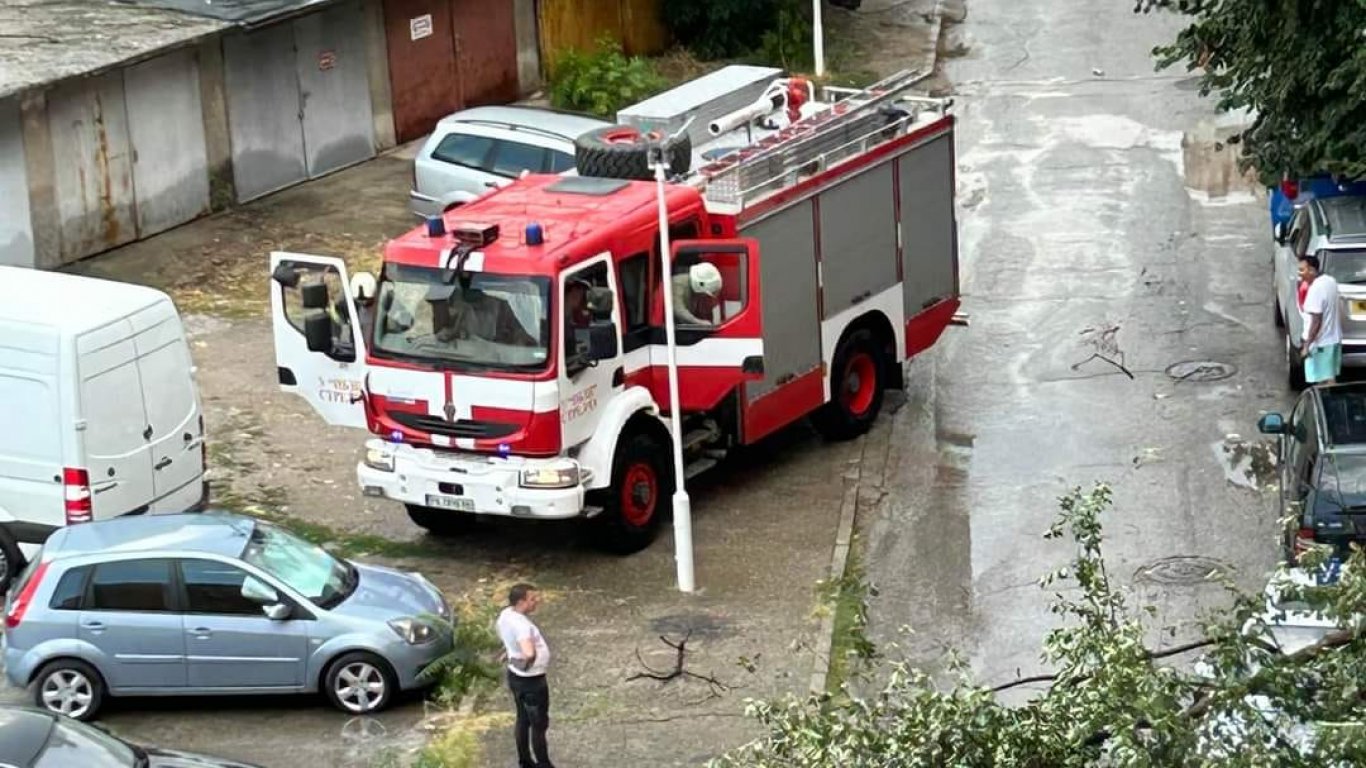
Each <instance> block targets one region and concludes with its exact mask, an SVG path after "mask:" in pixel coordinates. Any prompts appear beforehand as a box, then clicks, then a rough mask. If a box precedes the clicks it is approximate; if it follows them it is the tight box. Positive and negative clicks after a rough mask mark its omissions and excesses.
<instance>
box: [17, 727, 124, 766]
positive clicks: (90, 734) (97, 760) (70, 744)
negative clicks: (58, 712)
mask: <svg viewBox="0 0 1366 768" xmlns="http://www.w3.org/2000/svg"><path fill="white" fill-rule="evenodd" d="M145 763H146V760H145V759H143V758H142V756H141V755H140V754H139V750H135V749H134V748H133V747H131V746H129V745H128V744H125V743H123V742H122V741H119V740H118V739H116V738H114V737H113V736H111V735H110V734H108V733H105V732H104V731H101V730H100V729H98V728H93V727H91V726H89V725H86V724H85V723H81V722H77V721H75V720H67V719H66V718H60V719H58V720H56V721H55V722H54V723H53V727H52V734H51V735H50V736H48V740H47V746H45V747H44V748H43V751H42V752H41V753H40V754H39V755H38V759H37V760H35V761H34V763H33V768H70V767H71V766H75V765H79V766H81V768H114V767H115V766H118V768H131V767H132V766H138V765H143V764H145Z"/></svg>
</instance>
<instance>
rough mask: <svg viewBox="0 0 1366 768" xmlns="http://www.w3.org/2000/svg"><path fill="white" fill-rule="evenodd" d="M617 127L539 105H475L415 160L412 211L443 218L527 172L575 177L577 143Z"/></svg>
mask: <svg viewBox="0 0 1366 768" xmlns="http://www.w3.org/2000/svg"><path fill="white" fill-rule="evenodd" d="M609 125H611V123H607V122H604V121H602V120H598V119H597V118H594V117H588V116H585V115H578V114H575V113H572V112H561V111H558V110H553V109H540V108H537V107H518V106H506V107H475V108H473V109H466V110H462V111H460V112H456V113H454V114H451V115H447V116H446V117H443V118H442V119H441V122H439V123H437V125H436V128H435V129H434V130H433V131H432V135H431V136H429V137H427V140H426V141H425V142H423V144H422V148H421V149H420V150H418V153H417V158H416V159H415V160H414V161H413V190H412V192H411V193H410V194H409V207H410V208H411V209H412V212H413V213H415V214H417V215H418V216H440V215H441V214H442V213H444V212H445V211H448V210H450V209H451V208H454V207H458V206H460V205H464V204H465V203H468V202H469V201H471V200H473V199H475V198H477V197H479V196H480V195H483V194H485V193H486V192H488V191H490V190H491V189H495V188H497V187H501V186H503V185H505V184H509V183H511V182H512V180H513V179H516V178H517V177H518V176H519V175H521V173H522V172H523V171H530V172H531V173H561V174H572V173H574V139H576V138H578V137H579V136H581V135H583V134H585V133H587V132H589V131H591V130H594V129H595V128H605V127H607V126H609Z"/></svg>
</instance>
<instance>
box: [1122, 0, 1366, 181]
mask: <svg viewBox="0 0 1366 768" xmlns="http://www.w3.org/2000/svg"><path fill="white" fill-rule="evenodd" d="M1136 2H1137V5H1136V7H1135V10H1141V11H1149V10H1152V9H1153V8H1166V9H1169V10H1173V11H1176V12H1178V13H1181V14H1184V15H1186V16H1187V17H1189V19H1190V23H1189V25H1188V26H1187V27H1186V28H1185V29H1183V30H1182V31H1181V32H1180V34H1178V35H1177V37H1176V40H1175V41H1174V42H1173V43H1172V44H1171V45H1167V46H1162V47H1159V48H1157V49H1156V50H1155V51H1154V53H1155V55H1156V56H1157V59H1158V65H1159V67H1162V68H1166V67H1170V66H1172V65H1175V64H1179V63H1184V64H1185V66H1186V68H1187V70H1188V71H1199V72H1200V77H1201V92H1202V93H1204V94H1206V95H1208V94H1211V93H1213V94H1215V95H1216V96H1217V97H1218V103H1219V106H1220V108H1222V109H1228V110H1236V109H1243V108H1248V109H1251V110H1253V112H1254V114H1255V116H1256V117H1255V121H1254V122H1253V124H1252V126H1251V127H1250V128H1248V129H1247V130H1246V131H1245V132H1244V133H1243V135H1242V137H1241V141H1242V144H1243V153H1244V157H1245V159H1246V161H1247V162H1249V163H1251V164H1252V165H1253V166H1254V167H1256V168H1257V169H1258V171H1260V172H1261V174H1262V177H1263V180H1264V181H1267V182H1268V183H1270V182H1272V181H1274V180H1275V179H1278V178H1280V177H1281V175H1282V173H1289V174H1290V175H1292V176H1300V175H1307V174H1311V173H1315V172H1321V171H1326V172H1329V173H1335V174H1342V175H1344V176H1347V177H1351V178H1357V177H1360V176H1363V175H1366V98H1364V97H1366V2H1362V0H1136Z"/></svg>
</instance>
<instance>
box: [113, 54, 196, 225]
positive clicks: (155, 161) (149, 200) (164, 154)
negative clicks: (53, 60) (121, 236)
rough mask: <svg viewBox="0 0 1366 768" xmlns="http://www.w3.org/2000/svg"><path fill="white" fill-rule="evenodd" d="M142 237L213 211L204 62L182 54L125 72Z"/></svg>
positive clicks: (147, 62) (134, 67)
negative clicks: (202, 94)
mask: <svg viewBox="0 0 1366 768" xmlns="http://www.w3.org/2000/svg"><path fill="white" fill-rule="evenodd" d="M123 89H124V94H125V97H126V99H127V106H128V133H129V136H130V137H131V138H132V145H133V188H134V190H135V191H136V193H137V223H138V236H139V237H147V236H149V235H154V234H156V233H157V232H161V231H162V230H166V229H170V228H171V227H174V226H175V225H177V224H182V223H184V222H187V221H189V220H191V219H193V218H196V217H198V216H199V215H200V214H203V213H205V212H207V211H208V208H209V176H208V172H207V170H206V168H207V166H208V158H207V156H206V153H205V149H204V116H203V113H202V112H201V111H200V104H199V62H198V60H197V59H196V57H195V55H194V53H193V52H192V51H188V50H183V51H177V52H175V53H171V54H168V55H166V56H161V57H159V58H155V59H152V60H151V61H146V62H143V63H141V64H136V65H134V66H132V67H129V68H128V69H127V70H125V71H124V76H123Z"/></svg>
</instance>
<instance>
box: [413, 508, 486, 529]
mask: <svg viewBox="0 0 1366 768" xmlns="http://www.w3.org/2000/svg"><path fill="white" fill-rule="evenodd" d="M404 506H405V507H407V508H408V519H409V520H412V521H413V523H414V524H416V525H417V527H419V528H422V529H424V530H426V531H427V533H430V534H432V535H433V536H459V535H460V534H462V533H469V532H470V531H472V530H474V527H475V525H476V524H478V522H479V518H478V517H476V516H474V515H472V514H470V513H468V512H451V511H449V510H445V509H432V508H431V507H424V506H422V505H420V504H405V505H404Z"/></svg>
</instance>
